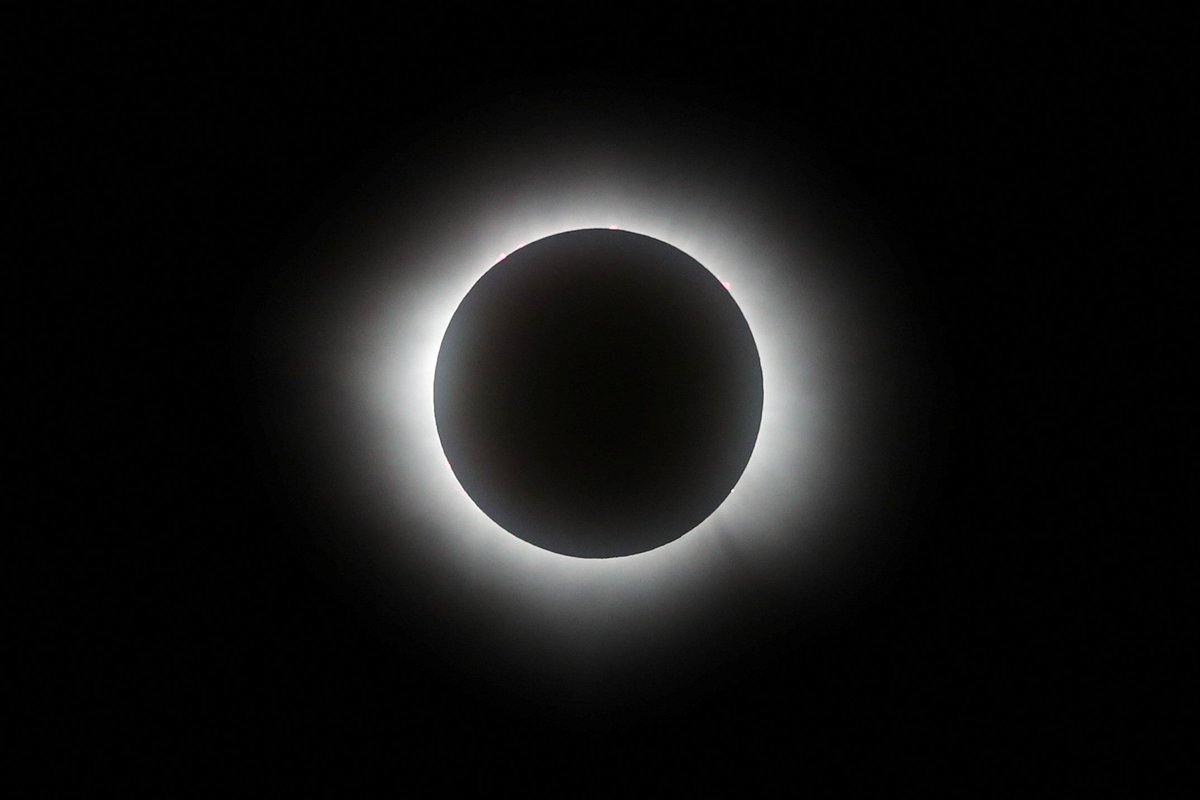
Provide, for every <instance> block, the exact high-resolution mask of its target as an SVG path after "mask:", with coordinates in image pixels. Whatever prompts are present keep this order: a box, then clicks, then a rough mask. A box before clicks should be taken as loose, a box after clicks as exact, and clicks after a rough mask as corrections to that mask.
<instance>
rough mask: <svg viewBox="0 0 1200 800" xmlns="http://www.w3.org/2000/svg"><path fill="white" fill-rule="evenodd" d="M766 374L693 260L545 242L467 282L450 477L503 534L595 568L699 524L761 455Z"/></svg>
mask: <svg viewBox="0 0 1200 800" xmlns="http://www.w3.org/2000/svg"><path fill="white" fill-rule="evenodd" d="M762 406H763V382H762V366H761V363H760V361H759V355H758V348H757V347H756V345H755V342H754V337H753V335H752V334H751V331H750V326H749V325H748V323H747V322H746V319H745V317H744V316H743V315H742V312H741V309H739V308H738V306H737V303H736V302H734V300H733V297H732V295H731V294H730V292H729V290H728V289H727V288H726V287H725V286H724V285H723V284H722V283H721V282H720V281H719V280H718V279H717V278H716V277H715V276H714V275H713V274H712V273H710V272H709V271H708V270H707V269H705V268H704V267H703V266H702V265H701V264H700V263H699V262H697V261H696V260H695V259H693V258H692V257H690V256H689V255H687V254H686V253H684V252H682V251H681V250H679V249H677V248H675V247H673V246H671V245H669V244H666V243H665V242H661V241H659V240H657V239H653V238H651V237H648V236H643V235H640V234H635V233H630V232H627V231H616V230H608V229H588V230H576V231H569V232H566V233H560V234H557V235H554V236H549V237H547V238H545V239H540V240H538V241H536V242H533V243H531V244H529V245H526V246H525V247H523V248H521V249H520V250H518V251H516V252H514V253H512V254H510V255H509V256H508V257H507V258H504V259H503V260H501V261H500V262H499V263H497V264H496V265H495V266H494V267H492V268H491V269H490V270H489V271H488V272H487V273H486V274H484V276H483V277H482V278H480V279H479V281H478V282H477V283H476V284H475V285H474V286H473V287H472V288H471V290H470V292H468V293H467V295H466V297H465V298H463V300H462V303H461V304H460V305H459V307H458V309H457V310H456V311H455V313H454V316H453V317H452V319H451V321H450V325H449V327H448V328H447V330H446V334H445V337H444V338H443V340H442V345H441V349H440V351H439V353H438V360H437V369H436V372H435V375H434V415H435V419H436V423H437V430H438V435H439V436H440V438H441V442H442V448H443V450H444V451H445V454H446V457H447V459H448V460H449V462H450V466H451V468H452V469H453V470H454V474H455V477H456V478H457V479H458V481H459V483H461V484H462V487H463V488H464V489H465V490H466V492H467V494H468V495H469V496H470V498H471V499H472V500H473V501H474V502H475V503H476V505H478V506H479V508H480V509H481V510H482V511H483V512H484V513H485V514H486V515H487V516H488V517H490V518H491V519H492V520H493V521H495V522H496V523H497V524H498V525H500V527H502V528H504V529H505V530H507V531H508V532H510V533H512V534H513V535H515V536H517V537H520V538H521V539H524V540H525V541H527V542H529V543H531V544H534V545H537V546H538V547H541V548H544V549H546V550H551V551H553V552H556V553H562V554H565V555H570V556H577V557H583V558H612V557H616V556H626V555H632V554H635V553H641V552H645V551H647V550H652V549H654V548H656V547H660V546H662V545H664V544H667V543H668V542H671V541H674V540H675V539H678V538H679V537H681V536H683V535H684V534H685V533H687V532H688V531H690V530H692V529H693V528H695V527H696V526H697V525H699V524H700V523H701V522H703V521H704V520H705V519H706V518H707V517H708V516H709V515H711V514H712V513H713V511H715V510H716V509H717V507H718V506H720V505H721V503H722V502H723V501H724V500H725V499H726V498H727V497H728V496H729V493H730V492H731V491H732V490H733V487H734V485H735V484H736V483H737V481H738V479H739V478H740V477H741V475H742V473H743V471H744V470H745V468H746V465H747V463H748V462H749V460H750V455H751V453H752V451H753V449H754V443H755V440H756V438H757V437H758V430H759V424H760V422H761V420H762Z"/></svg>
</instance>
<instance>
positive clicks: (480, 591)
mask: <svg viewBox="0 0 1200 800" xmlns="http://www.w3.org/2000/svg"><path fill="white" fill-rule="evenodd" d="M593 144H594V143H593ZM643 144H644V143H643ZM447 160H448V161H452V162H453V164H454V167H455V171H454V172H453V173H452V174H451V176H450V177H446V178H443V179H442V180H440V181H439V183H438V184H437V186H436V187H430V189H429V191H428V193H427V194H426V195H424V196H421V197H416V198H413V197H405V198H404V201H403V202H402V203H396V204H394V205H390V206H385V207H384V210H382V211H378V212H377V213H376V216H375V219H376V220H378V222H379V225H378V228H376V229H373V234H372V236H371V237H370V238H371V241H368V242H366V243H363V242H357V243H356V244H355V245H354V247H353V248H347V253H346V254H341V255H339V256H338V257H337V258H338V259H340V260H339V261H338V263H337V266H336V269H334V268H333V267H331V266H328V265H326V266H323V267H322V269H324V270H325V271H326V272H327V273H328V274H331V275H332V274H336V275H338V276H339V277H338V281H340V284H341V285H340V286H334V285H332V284H331V285H330V286H329V287H328V288H329V289H330V290H331V296H335V295H336V297H335V300H332V301H331V300H326V301H324V302H322V301H320V300H317V301H314V300H313V298H312V297H307V296H306V298H305V300H306V302H309V303H314V302H315V306H314V307H313V308H311V309H308V310H306V311H305V312H304V314H305V315H306V318H307V319H308V320H309V321H308V322H307V323H306V326H307V327H306V329H305V333H304V334H303V335H302V336H300V337H299V339H298V341H299V342H300V344H299V346H297V347H296V349H295V353H296V354H297V355H300V356H302V358H303V359H304V362H305V363H306V364H310V365H316V366H315V367H310V368H309V369H311V370H314V371H315V373H319V376H320V379H321V380H325V381H329V382H333V383H334V384H336V385H338V386H340V387H341V389H342V391H343V393H344V396H345V397H347V398H349V400H347V401H346V402H347V403H348V404H349V405H346V406H344V407H343V408H342V409H341V411H342V412H344V413H346V414H349V415H352V416H353V417H354V419H355V420H356V421H357V423H358V429H360V430H361V431H364V433H360V434H345V435H341V436H340V438H339V437H334V441H333V443H332V444H331V445H330V447H333V448H334V449H328V448H327V449H326V451H325V452H324V453H323V457H322V458H321V459H320V461H321V463H322V464H324V465H328V466H331V467H332V468H331V469H323V470H321V474H322V476H323V477H324V479H326V480H328V479H331V478H333V479H336V478H337V477H339V476H340V477H343V478H345V479H346V481H345V485H344V486H343V487H342V490H341V491H342V496H343V498H344V502H345V503H346V504H347V507H353V508H354V509H355V510H356V511H358V512H366V514H367V516H368V517H370V518H371V519H372V521H373V522H372V525H371V526H367V527H372V529H373V530H374V531H375V532H374V533H368V534H364V535H362V536H359V535H356V534H346V533H345V532H344V530H338V531H331V532H330V535H332V536H335V537H342V538H343V539H344V538H345V537H346V536H350V537H351V538H352V539H353V540H354V541H356V542H357V543H358V544H356V545H354V547H353V548H351V549H356V550H358V551H359V552H361V553H362V554H364V559H363V560H364V561H366V562H369V563H370V564H371V569H372V570H373V574H374V575H375V576H376V577H377V578H378V584H377V586H379V587H384V588H383V589H382V590H381V591H382V593H383V594H384V595H386V594H387V593H388V592H387V589H386V587H387V586H388V585H389V584H390V583H405V582H407V583H408V584H409V585H410V590H409V591H408V594H407V595H406V599H405V600H404V601H403V602H405V603H409V604H411V603H412V602H413V599H412V598H413V596H414V593H415V594H416V595H422V596H427V597H428V603H429V607H430V608H431V609H437V613H438V614H440V622H439V624H443V625H449V626H451V627H452V628H454V629H456V630H459V631H460V634H461V636H463V637H466V638H468V639H471V640H473V641H479V642H481V643H482V642H483V641H484V640H487V641H489V642H491V643H492V644H493V645H499V646H501V647H502V649H504V650H506V651H507V655H509V656H510V660H512V661H514V662H521V661H527V660H533V658H534V656H533V654H534V653H535V652H536V653H537V654H538V655H537V657H538V658H540V659H542V660H543V661H544V660H545V659H546V657H548V656H549V657H551V661H552V663H555V664H560V665H561V664H570V665H579V664H582V663H584V662H587V663H594V662H595V660H596V659H597V658H598V657H607V658H609V659H610V660H611V659H612V658H618V657H625V656H628V655H631V654H632V653H634V652H638V653H640V654H641V655H642V656H643V657H647V656H648V657H654V656H659V655H663V654H664V653H665V652H666V648H668V644H667V643H666V642H667V639H664V638H663V632H664V631H666V630H668V629H679V628H687V627H689V625H690V627H691V629H692V630H694V631H703V630H704V629H705V624H706V623H705V620H706V619H707V618H708V615H709V614H710V613H711V611H712V609H713V608H714V604H715V603H719V602H721V598H723V597H728V596H729V592H730V590H731V587H735V588H736V587H739V586H740V587H745V586H748V585H750V583H752V582H753V581H760V580H767V579H770V580H777V581H785V582H790V581H802V580H806V579H808V578H811V579H813V580H817V579H818V578H817V577H813V576H819V577H820V579H822V580H823V579H826V578H828V577H829V565H828V564H826V565H824V566H823V567H822V566H819V565H816V564H815V563H813V562H812V560H811V559H810V558H808V557H807V554H808V553H809V551H811V550H812V549H814V548H816V547H817V546H818V545H819V544H821V543H822V542H823V541H824V540H825V539H827V537H828V535H829V534H830V532H831V530H832V526H833V524H834V523H835V522H841V519H840V517H841V516H843V515H844V512H845V511H846V510H847V509H848V508H849V507H851V506H852V505H853V504H854V503H861V502H862V501H863V497H862V496H861V495H860V496H858V497H853V496H852V495H853V493H854V491H855V490H856V488H857V487H856V486H855V479H856V478H857V477H858V476H859V472H860V469H861V463H862V461H863V459H864V449H863V447H862V441H861V436H860V435H859V434H860V433H861V431H860V430H859V428H860V427H861V426H859V424H858V423H859V421H860V419H862V418H863V415H862V413H860V412H859V411H857V410H856V409H857V406H856V397H857V396H858V395H859V394H860V393H862V392H863V391H864V390H866V389H867V388H868V384H869V380H868V376H869V375H870V374H871V369H872V364H873V362H872V361H871V358H872V357H873V356H868V355H866V352H867V351H868V350H869V349H870V348H869V347H867V346H865V345H864V342H868V340H869V339H871V337H872V336H874V335H875V334H874V332H873V328H872V327H871V325H870V324H868V323H867V319H868V317H867V314H869V313H871V309H870V308H868V306H867V305H865V304H864V305H859V304H857V303H856V302H855V300H854V298H853V296H852V295H853V291H854V289H855V288H856V286H855V283H854V280H855V279H852V278H849V277H847V274H848V272H847V270H845V269H844V268H845V267H846V266H847V264H848V261H847V260H848V259H852V258H853V256H847V255H846V254H845V253H844V252H841V251H838V250H836V248H832V247H828V246H826V244H825V243H824V242H822V241H821V238H820V236H819V232H818V231H816V230H814V229H813V227H812V224H811V223H808V222H806V221H805V219H804V218H789V220H788V222H787V224H780V223H778V222H765V221H764V220H768V219H774V217H772V213H773V212H775V211H776V209H771V208H765V207H764V205H765V203H766V201H765V200H763V197H765V196H767V193H766V189H765V187H766V186H767V184H768V183H769V181H770V177H769V174H768V173H769V164H768V166H767V168H764V169H763V170H762V171H761V172H758V173H753V177H751V178H746V176H745V173H744V172H741V173H739V172H738V171H737V170H738V169H741V167H739V166H737V163H735V164H734V166H733V167H729V166H728V165H729V164H730V163H731V161H730V159H729V158H728V153H727V152H724V151H721V150H720V149H719V148H716V147H712V148H709V150H708V151H706V152H704V151H702V150H695V149H694V150H693V151H692V152H691V155H690V161H689V162H688V163H686V164H678V163H676V162H673V161H672V160H671V159H670V158H663V157H662V152H661V151H659V150H656V147H655V146H654V145H653V144H644V146H642V147H641V149H640V151H639V152H632V151H631V150H625V151H621V152H619V153H616V152H613V151H612V150H611V149H609V148H606V147H604V146H600V145H595V146H591V145H589V144H588V143H587V142H584V141H580V140H575V141H572V142H571V143H570V146H561V145H560V146H559V147H558V148H557V149H555V148H553V147H549V146H548V147H547V148H546V149H543V150H541V151H539V152H538V154H537V160H536V163H534V162H530V161H528V158H527V157H526V156H525V155H523V154H522V153H521V152H516V153H515V154H514V151H512V150H510V149H504V148H501V147H499V146H497V147H496V148H495V150H494V151H493V152H478V151H477V152H476V153H475V154H474V155H473V156H469V155H467V154H463V153H458V154H456V155H455V156H453V157H452V158H451V157H447ZM768 161H769V159H768ZM742 167H744V163H742ZM764 175H766V176H765V177H764ZM791 189H792V190H793V191H794V192H795V193H796V194H797V195H798V196H799V197H800V198H801V199H802V200H804V201H805V202H811V201H814V200H818V199H819V198H818V197H815V196H814V193H811V192H808V191H807V190H805V189H804V187H796V186H793V187H791ZM801 207H802V206H801ZM589 227H613V228H620V229H624V230H630V231H634V232H637V233H641V234H645V235H647V236H651V237H654V238H655V239H659V240H661V241H663V242H667V243H669V244H671V245H673V246H675V247H677V248H679V249H681V250H683V251H684V252H686V253H688V254H689V255H691V256H692V257H694V258H695V259H696V260H698V261H699V262H700V263H701V264H703V265H705V267H707V268H708V269H709V270H710V271H712V272H713V273H714V274H715V275H716V276H717V277H718V279H719V280H721V281H722V282H724V283H726V284H727V286H728V288H729V290H730V291H731V292H732V293H733V296H734V299H735V300H736V301H737V303H738V305H739V306H740V308H741V310H742V312H743V314H744V315H745V317H746V319H747V321H748V322H749V324H750V327H751V330H752V331H753V332H754V336H755V340H756V342H757V344H758V347H759V351H760V356H761V361H762V367H763V382H764V408H763V416H762V424H761V429H760V433H759V437H758V443H757V445H756V447H755V450H754V453H753V456H752V458H751V460H750V463H749V465H748V467H747V468H746V470H745V473H744V474H743V476H742V479H741V481H740V483H739V484H738V485H737V487H736V490H735V492H734V493H733V495H732V496H731V497H730V498H729V499H728V500H727V501H726V502H725V503H724V504H722V505H721V506H720V508H719V509H717V511H716V512H715V513H713V514H712V515H711V516H710V517H709V518H708V519H707V520H706V521H705V522H704V523H702V524H701V525H700V526H699V527H697V528H696V529H694V530H692V531H691V532H690V533H688V534H687V535H685V536H683V537H682V538H680V539H678V540H676V541H674V542H672V543H671V544H668V545H666V546H663V547H660V548H657V549H655V550H652V551H649V552H645V553H641V554H637V555H633V556H628V557H625V558H615V559H580V558H571V557H567V556H563V555H559V554H556V553H552V552H549V551H546V550H542V549H539V548H537V547H535V546H533V545H530V544H528V543H526V542H524V541H522V540H521V539H519V538H517V537H515V536H512V535H511V534H509V533H507V532H506V531H504V530H503V529H501V528H500V527H499V526H497V525H496V524H495V523H493V522H492V521H491V520H490V519H488V517H486V516H485V515H484V514H483V513H482V512H481V511H480V510H479V509H478V508H477V507H476V505H475V504H474V503H473V502H472V501H471V499H470V498H469V497H468V496H467V495H466V493H465V492H464V491H463V489H462V488H461V487H460V486H459V484H458V482H457V481H456V479H455V477H454V474H453V473H452V472H451V470H450V469H449V467H448V465H447V463H446V460H445V457H444V455H443V452H442V448H441V444H440V441H439V439H438V434H437V430H436V427H435V425H434V415H433V389H432V387H433V377H434V368H435V365H436V360H437V354H438V348H439V345H440V342H441V338H442V336H443V334H444V332H445V330H446V327H447V325H448V323H449V320H450V318H451V316H452V314H453V313H454V311H455V309H456V308H457V306H458V303H459V301H460V300H461V299H462V297H463V296H464V295H465V294H466V292H467V291H468V290H469V289H470V288H471V286H472V285H473V284H474V282H475V281H476V280H477V279H478V278H479V277H480V276H481V275H482V274H483V273H484V272H485V271H486V270H487V269H489V268H490V267H491V266H492V265H493V264H495V263H496V262H497V261H498V260H499V259H501V258H503V257H504V255H505V253H507V252H511V251H513V250H515V249H516V248H519V247H521V246H522V245H524V244H527V243H529V242H532V241H535V240H537V239H541V238H543V237H546V236H549V235H551V234H555V233H559V232H561V231H567V230H575V229H580V228H589ZM389 231H398V232H399V233H391V234H390V233H389ZM331 258H332V257H331ZM859 266H861V265H859ZM334 290H336V291H334ZM316 332H319V335H316ZM868 344H869V342H868ZM351 467H352V468H351ZM839 535H841V533H840V532H839ZM840 546H841V545H838V547H840ZM809 570H811V572H809ZM806 576H807V577H806ZM413 584H415V585H416V586H417V587H418V588H417V589H416V590H412V589H411V586H412V585H413ZM684 623H687V624H684ZM685 638H686V637H685ZM670 641H674V642H676V644H678V641H679V640H677V639H670Z"/></svg>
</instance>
